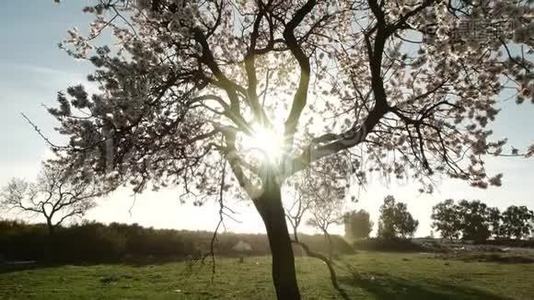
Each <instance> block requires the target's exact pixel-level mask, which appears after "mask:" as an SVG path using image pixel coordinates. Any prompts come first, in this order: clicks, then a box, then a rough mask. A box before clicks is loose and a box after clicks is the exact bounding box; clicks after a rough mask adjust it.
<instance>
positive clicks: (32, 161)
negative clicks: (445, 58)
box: [0, 0, 534, 236]
mask: <svg viewBox="0 0 534 300" xmlns="http://www.w3.org/2000/svg"><path fill="white" fill-rule="evenodd" d="M84 2H86V1H81V0H69V1H63V3H62V4H61V5H56V4H54V3H53V1H52V0H33V1H29V0H27V1H21V0H1V1H0V128H1V130H0V146H1V147H0V185H4V184H5V182H6V181H7V180H8V179H9V178H11V177H13V176H17V177H27V178H32V177H33V176H35V175H36V173H37V172H38V167H39V162H40V160H41V159H42V158H43V157H46V155H47V147H46V144H45V143H44V142H43V140H42V139H41V138H40V137H39V136H38V135H37V134H36V133H35V132H34V131H33V129H32V128H31V127H30V126H29V125H28V124H27V123H26V122H25V121H24V120H23V119H22V117H21V116H20V113H21V112H24V113H26V114H27V115H28V116H29V117H30V118H32V120H34V121H35V123H37V124H38V125H39V126H40V127H41V128H42V129H43V131H44V132H45V133H46V134H47V135H49V136H50V137H51V139H52V140H56V141H59V139H58V137H57V135H55V134H54V132H53V127H54V125H55V124H54V121H53V119H52V118H51V117H50V116H49V115H48V114H47V112H46V111H45V109H44V108H43V106H42V105H43V104H44V105H55V96H56V93H57V92H58V91H60V90H62V89H65V88H66V87H67V86H68V85H70V84H77V83H81V82H83V81H84V78H85V75H86V74H87V73H88V72H89V71H90V70H91V69H90V66H89V65H88V64H86V63H85V62H80V61H75V60H73V59H71V58H70V57H68V56H67V54H65V53H64V52H63V51H62V50H60V49H59V48H58V47H57V43H58V42H59V41H61V40H62V39H63V38H64V37H66V30H67V29H68V28H71V27H73V26H78V27H80V28H81V29H83V28H84V25H86V24H87V21H88V19H87V17H86V16H84V14H82V13H81V7H82V6H83V3H84ZM500 107H501V108H502V111H501V113H500V114H499V115H498V117H497V120H496V122H495V123H493V124H492V128H493V129H494V131H495V133H496V134H495V137H496V138H497V137H498V138H501V137H505V136H506V137H508V138H509V141H510V145H514V146H515V147H517V148H520V149H524V147H526V146H527V145H528V144H532V143H534V105H532V104H530V103H525V104H523V105H521V106H518V105H516V104H515V103H514V102H513V101H512V100H508V101H501V103H500ZM508 149H509V148H508ZM487 168H488V171H489V173H490V174H494V173H499V172H502V173H504V178H503V186H502V187H500V188H488V189H487V190H481V189H475V188H471V187H469V186H468V184H467V183H465V182H459V181H452V180H443V181H441V183H440V185H439V186H438V188H437V190H436V191H435V192H434V194H432V195H427V194H419V193H418V192H417V188H418V185H417V184H413V183H412V182H404V183H398V182H389V183H388V182H383V181H380V180H378V179H373V180H371V182H370V183H369V185H367V186H366V187H365V190H360V192H359V195H358V198H359V199H360V202H359V203H358V204H355V205H352V206H351V207H350V208H364V209H366V210H368V211H370V212H371V216H372V218H373V219H374V221H375V224H376V221H377V218H378V208H379V206H380V205H381V203H382V200H383V198H384V197H385V196H386V195H388V194H392V195H395V197H396V198H397V199H398V200H399V201H403V202H406V203H407V204H408V209H409V210H410V211H411V212H412V214H414V216H415V218H417V219H419V221H420V225H419V229H418V231H417V234H416V235H417V236H425V235H428V234H429V232H430V213H431V208H432V206H433V205H435V204H436V203H437V202H439V201H442V200H444V199H447V198H453V199H480V200H483V201H485V202H486V203H488V204H489V205H490V206H497V207H499V208H501V209H502V208H506V207H507V206H508V205H511V204H515V205H527V206H529V207H530V208H531V209H534V159H530V160H528V159H523V158H492V159H489V160H488V165H487ZM179 194H180V192H179V188H175V189H169V190H164V191H160V192H158V193H153V192H148V193H145V194H142V195H138V196H137V197H136V198H135V199H134V197H132V196H131V193H130V192H129V191H127V190H124V191H118V192H116V193H114V194H113V195H111V196H109V197H107V198H106V199H102V200H101V201H100V204H99V207H97V208H96V209H94V210H93V211H91V212H90V213H89V214H88V215H87V219H91V220H97V221H102V222H112V221H118V222H128V223H133V222H137V223H139V224H141V225H144V226H154V227H160V228H177V229H203V230H211V229H213V228H214V227H215V225H216V223H217V220H218V219H217V209H216V206H215V205H214V204H208V205H206V206H204V207H201V208H197V207H194V206H193V205H192V204H184V205H182V204H179V201H178V195H179ZM134 201H135V202H134ZM132 205H133V206H132ZM234 207H236V208H237V209H236V210H237V212H238V215H236V216H235V217H236V218H237V219H238V220H240V221H241V223H236V222H233V221H231V220H227V222H226V224H227V227H228V229H229V230H233V231H239V232H262V231H263V226H262V223H261V221H260V218H259V216H258V215H257V214H256V212H255V210H254V209H253V207H251V204H250V203H248V202H240V203H236V204H235V206H234ZM337 232H341V228H337Z"/></svg>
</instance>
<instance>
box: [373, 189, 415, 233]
mask: <svg viewBox="0 0 534 300" xmlns="http://www.w3.org/2000/svg"><path fill="white" fill-rule="evenodd" d="M418 225H419V221H417V220H415V219H414V218H413V217H412V215H411V214H410V213H409V212H408V208H407V206H406V204H405V203H402V202H398V203H397V202H395V198H394V197H393V196H391V195H390V196H386V198H384V204H382V206H381V207H380V219H379V221H378V236H379V237H381V238H385V239H393V238H396V237H401V238H406V237H411V236H413V234H414V232H415V230H417V226H418Z"/></svg>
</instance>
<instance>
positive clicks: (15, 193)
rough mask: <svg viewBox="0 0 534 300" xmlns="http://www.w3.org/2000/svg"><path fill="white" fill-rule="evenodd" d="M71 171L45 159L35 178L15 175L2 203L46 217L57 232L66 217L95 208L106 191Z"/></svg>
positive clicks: (82, 213) (4, 192)
mask: <svg viewBox="0 0 534 300" xmlns="http://www.w3.org/2000/svg"><path fill="white" fill-rule="evenodd" d="M69 172H70V171H69V169H64V168H62V167H61V166H59V165H56V164H55V163H52V162H48V163H44V164H43V169H42V170H41V173H40V174H39V176H38V177H37V180H36V181H35V182H28V181H26V180H23V179H18V178H13V179H11V181H10V182H9V183H8V184H7V185H6V186H5V187H4V188H3V190H2V193H1V194H0V204H1V205H2V207H3V208H5V209H7V210H9V211H11V210H15V211H18V212H23V213H29V214H31V215H33V216H35V215H40V216H41V217H44V219H45V221H46V225H47V228H48V232H49V234H50V235H53V234H54V231H55V228H56V227H58V226H59V225H61V224H62V223H63V222H64V221H65V220H67V219H69V218H72V217H81V216H83V215H84V214H85V213H86V212H87V210H89V209H91V208H93V207H94V206H95V202H94V198H95V197H98V196H100V195H102V192H101V190H100V189H98V188H97V187H96V186H95V185H94V184H92V183H91V182H90V181H85V180H80V181H76V182H73V181H71V178H70V176H69V175H70V174H69Z"/></svg>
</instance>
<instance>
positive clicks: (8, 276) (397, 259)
mask: <svg viewBox="0 0 534 300" xmlns="http://www.w3.org/2000/svg"><path fill="white" fill-rule="evenodd" d="M297 268H298V276H299V283H300V288H301V292H302V295H303V298H304V299H338V298H339V299H340V297H339V296H338V294H337V293H336V291H335V290H333V288H332V287H331V285H330V281H329V277H328V272H327V269H326V266H324V265H323V264H322V263H321V262H320V261H317V260H315V259H312V258H306V257H303V258H298V259H297ZM338 270H339V273H340V274H339V277H340V281H341V283H342V286H343V288H344V289H345V290H346V291H347V293H348V294H349V295H350V297H351V299H430V300H432V299H534V264H533V263H525V264H519V263H502V262H479V261H477V260H475V261H469V260H467V261H465V260H459V259H444V258H439V257H436V255H435V254H423V253H420V254H419V253H411V254H405V253H376V252H359V253H358V254H355V255H352V256H346V257H342V258H341V259H340V260H339V261H338ZM0 272H1V273H0V299H273V297H274V291H273V288H272V287H271V278H270V258H268V257H250V258H246V259H245V262H244V263H239V262H238V260H237V259H220V260H218V261H217V264H216V274H215V277H214V280H213V282H211V266H210V265H209V264H206V265H203V266H202V265H200V264H195V265H191V264H189V265H188V264H186V263H181V262H173V263H165V264H156V265H125V264H117V265H92V266H71V265H67V266H58V267H41V268H32V269H26V270H13V269H11V270H8V269H3V270H1V271H0Z"/></svg>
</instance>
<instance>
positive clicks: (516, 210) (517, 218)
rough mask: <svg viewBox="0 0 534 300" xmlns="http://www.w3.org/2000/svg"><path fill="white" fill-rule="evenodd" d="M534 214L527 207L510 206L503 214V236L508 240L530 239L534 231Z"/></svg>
mask: <svg viewBox="0 0 534 300" xmlns="http://www.w3.org/2000/svg"><path fill="white" fill-rule="evenodd" d="M532 221H534V212H533V211H532V210H529V209H528V208H527V207H526V206H515V205H512V206H509V207H508V208H507V209H506V210H505V211H504V212H503V213H502V234H503V235H504V236H505V237H507V238H512V237H514V238H516V239H522V238H524V237H528V236H529V235H530V233H531V232H532V231H533V229H534V225H533V224H532Z"/></svg>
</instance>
